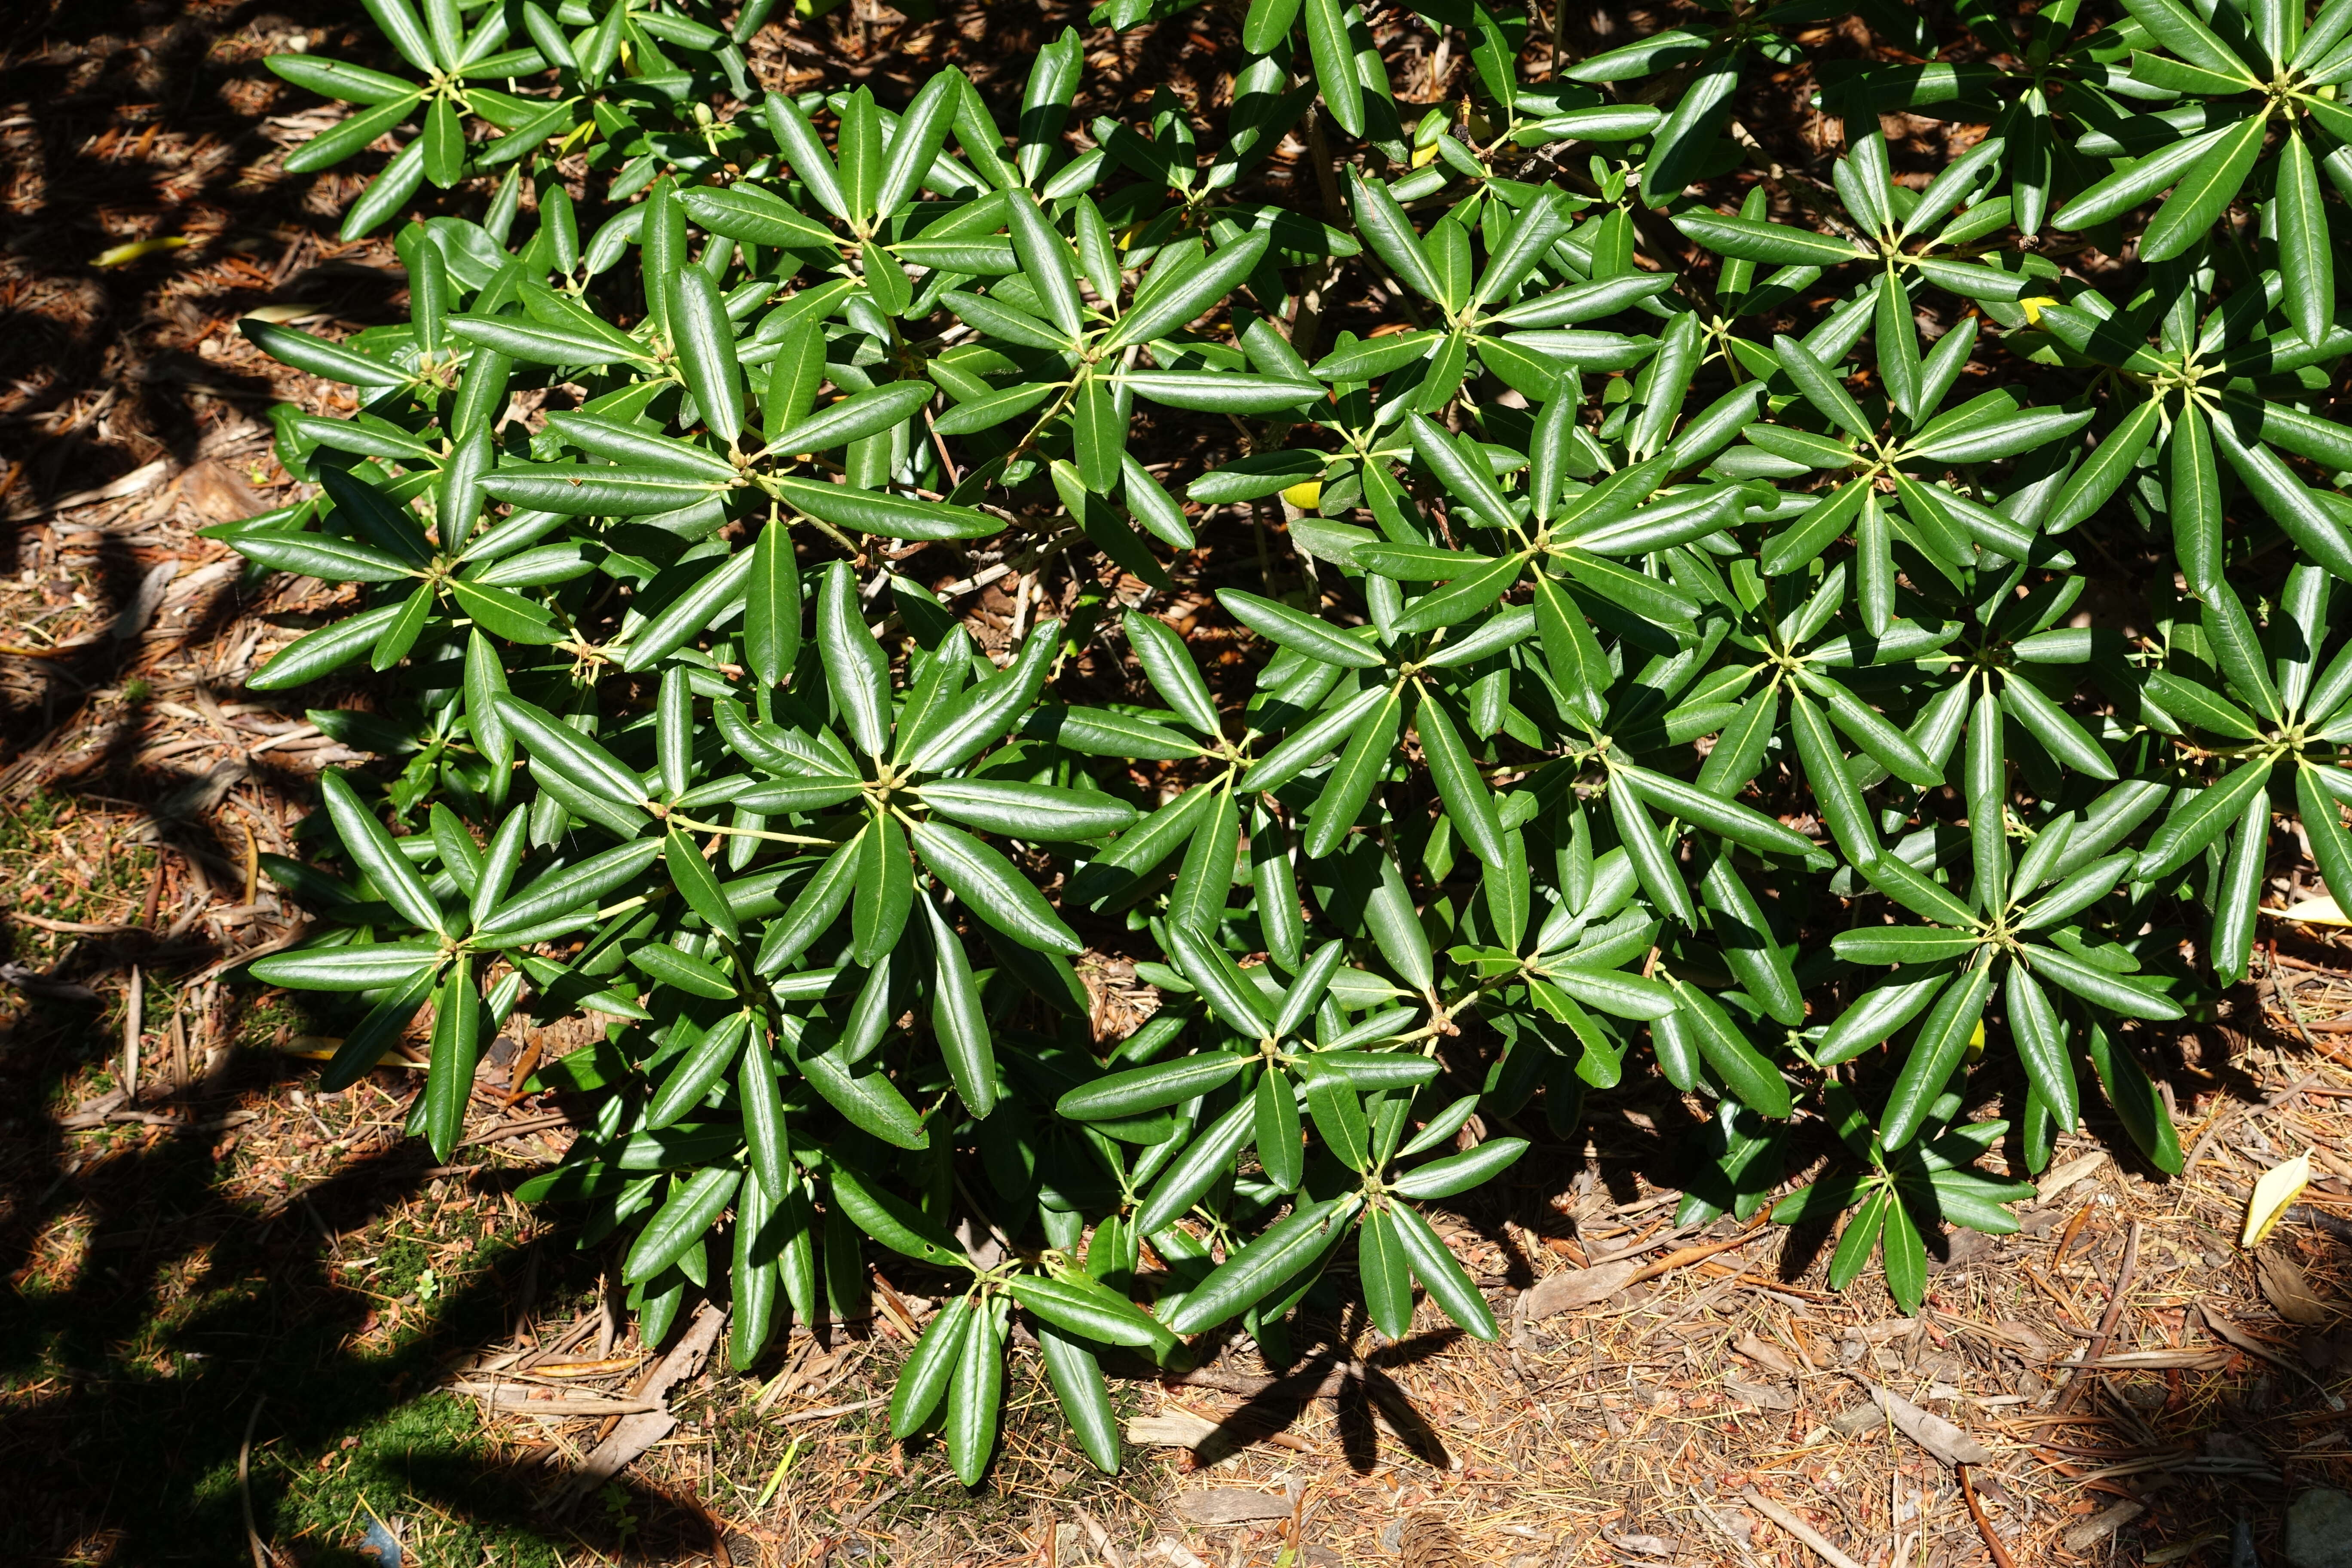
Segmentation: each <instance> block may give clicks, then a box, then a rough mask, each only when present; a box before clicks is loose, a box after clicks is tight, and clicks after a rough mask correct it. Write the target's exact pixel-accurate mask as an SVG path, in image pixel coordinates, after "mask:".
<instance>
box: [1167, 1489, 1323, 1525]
mask: <svg viewBox="0 0 2352 1568" xmlns="http://www.w3.org/2000/svg"><path fill="white" fill-rule="evenodd" d="M1296 1508H1297V1504H1296V1503H1295V1502H1294V1501H1292V1500H1291V1499H1290V1498H1289V1497H1288V1496H1287V1495H1286V1494H1285V1493H1282V1492H1259V1491H1252V1490H1250V1489H1248V1488H1246V1487H1213V1488H1211V1489H1209V1490H1207V1491H1200V1492H1186V1493H1184V1494H1183V1495H1182V1496H1181V1497H1179V1498H1178V1499H1177V1500H1176V1512H1177V1515H1178V1517H1180V1518H1181V1519H1182V1520H1183V1521H1185V1522H1186V1523H1187V1524H1247V1523H1250V1522H1252V1521H1255V1520H1265V1519H1288V1518H1289V1517H1290V1515H1291V1512H1292V1510H1294V1509H1296Z"/></svg>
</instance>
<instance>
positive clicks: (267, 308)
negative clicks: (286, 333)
mask: <svg viewBox="0 0 2352 1568" xmlns="http://www.w3.org/2000/svg"><path fill="white" fill-rule="evenodd" d="M325 313H326V312H325V311H323V310H320V309H319V307H318V306H316V305H257V306H255V307H254V308H253V309H252V310H247V312H246V313H245V315H244V317H243V318H242V319H243V320H245V321H268V323H269V324H270V325H271V326H273V327H283V326H286V325H289V323H291V322H295V321H300V320H302V319H303V318H304V317H305V316H320V315H324V314H325Z"/></svg>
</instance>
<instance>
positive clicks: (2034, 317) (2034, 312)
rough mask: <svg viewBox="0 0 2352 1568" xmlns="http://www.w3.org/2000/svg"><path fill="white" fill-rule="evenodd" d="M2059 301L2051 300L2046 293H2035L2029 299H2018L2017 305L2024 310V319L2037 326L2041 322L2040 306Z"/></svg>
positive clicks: (2058, 301) (2054, 303)
mask: <svg viewBox="0 0 2352 1568" xmlns="http://www.w3.org/2000/svg"><path fill="white" fill-rule="evenodd" d="M2059 303H2062V301H2060V300H2053V299H2052V298H2050V296H2049V295H2047V294H2036V295H2035V296H2033V298H2032V299H2031V300H2019V301H2018V305H2019V306H2020V307H2021V309H2022V310H2024V311H2025V319H2026V320H2027V321H2031V322H2032V323H2033V324H2034V325H2035V326H2037V327H2038V326H2040V325H2041V324H2042V306H2044V305H2056V304H2059Z"/></svg>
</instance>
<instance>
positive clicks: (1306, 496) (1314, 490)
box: [1282, 479, 1323, 511]
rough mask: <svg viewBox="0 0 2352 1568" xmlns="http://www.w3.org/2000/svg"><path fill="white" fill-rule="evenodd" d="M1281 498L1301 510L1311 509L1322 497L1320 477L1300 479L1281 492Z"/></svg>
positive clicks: (1313, 508)
mask: <svg viewBox="0 0 2352 1568" xmlns="http://www.w3.org/2000/svg"><path fill="white" fill-rule="evenodd" d="M1282 499H1283V500H1286V501H1288V502H1289V503H1290V504H1291V505H1293V506H1295V507H1297V509H1298V510H1301V511H1313V510H1315V508H1316V505H1317V504H1318V502H1320V501H1321V500H1322V499H1323V481H1322V480H1321V479H1301V480H1299V481H1298V482H1297V484H1295V485H1293V486H1291V487H1290V488H1289V489H1286V490H1285V491H1283V492H1282Z"/></svg>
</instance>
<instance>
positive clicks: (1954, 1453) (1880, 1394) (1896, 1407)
mask: <svg viewBox="0 0 2352 1568" xmlns="http://www.w3.org/2000/svg"><path fill="white" fill-rule="evenodd" d="M1863 1386H1864V1388H1867V1389H1869V1390H1870V1396H1871V1397H1872V1398H1873V1399H1875V1400H1876V1401H1878V1407H1879V1408H1880V1409H1881V1410H1884V1411H1885V1412H1886V1418H1887V1419H1888V1420H1889V1421H1892V1422H1893V1423H1895V1428H1896V1429H1897V1430H1898V1431H1900V1432H1901V1433H1902V1434H1903V1435H1904V1436H1906V1437H1908V1438H1910V1439H1911V1440H1912V1441H1913V1442H1914V1443H1916V1444H1918V1445H1919V1447H1922V1448H1925V1449H1927V1452H1929V1453H1931V1454H1933V1455H1935V1456H1936V1458H1939V1459H1941V1460H1943V1461H1944V1463H1946V1464H1948V1465H1989V1464H1990V1463H1992V1451H1991V1450H1990V1449H1989V1448H1987V1447H1985V1446H1984V1445H1983V1444H1982V1443H1979V1442H1978V1441H1977V1440H1976V1439H1975V1438H1974V1437H1971V1436H1969V1435H1968V1434H1967V1433H1966V1432H1963V1431H1961V1430H1960V1429H1959V1428H1958V1426H1953V1425H1952V1424H1951V1423H1950V1422H1948V1421H1947V1420H1945V1419H1944V1418H1943V1417H1942V1416H1940V1415H1930V1414H1928V1413H1927V1411H1925V1410H1922V1409H1920V1408H1919V1407H1918V1406H1917V1405H1914V1404H1912V1403H1911V1402H1910V1401H1909V1400H1907V1399H1906V1398H1904V1397H1903V1396H1902V1395H1901V1394H1895V1393H1892V1392H1890V1391H1889V1390H1886V1389H1884V1388H1881V1387H1879V1386H1878V1385H1877V1384H1874V1383H1864V1384H1863Z"/></svg>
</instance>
